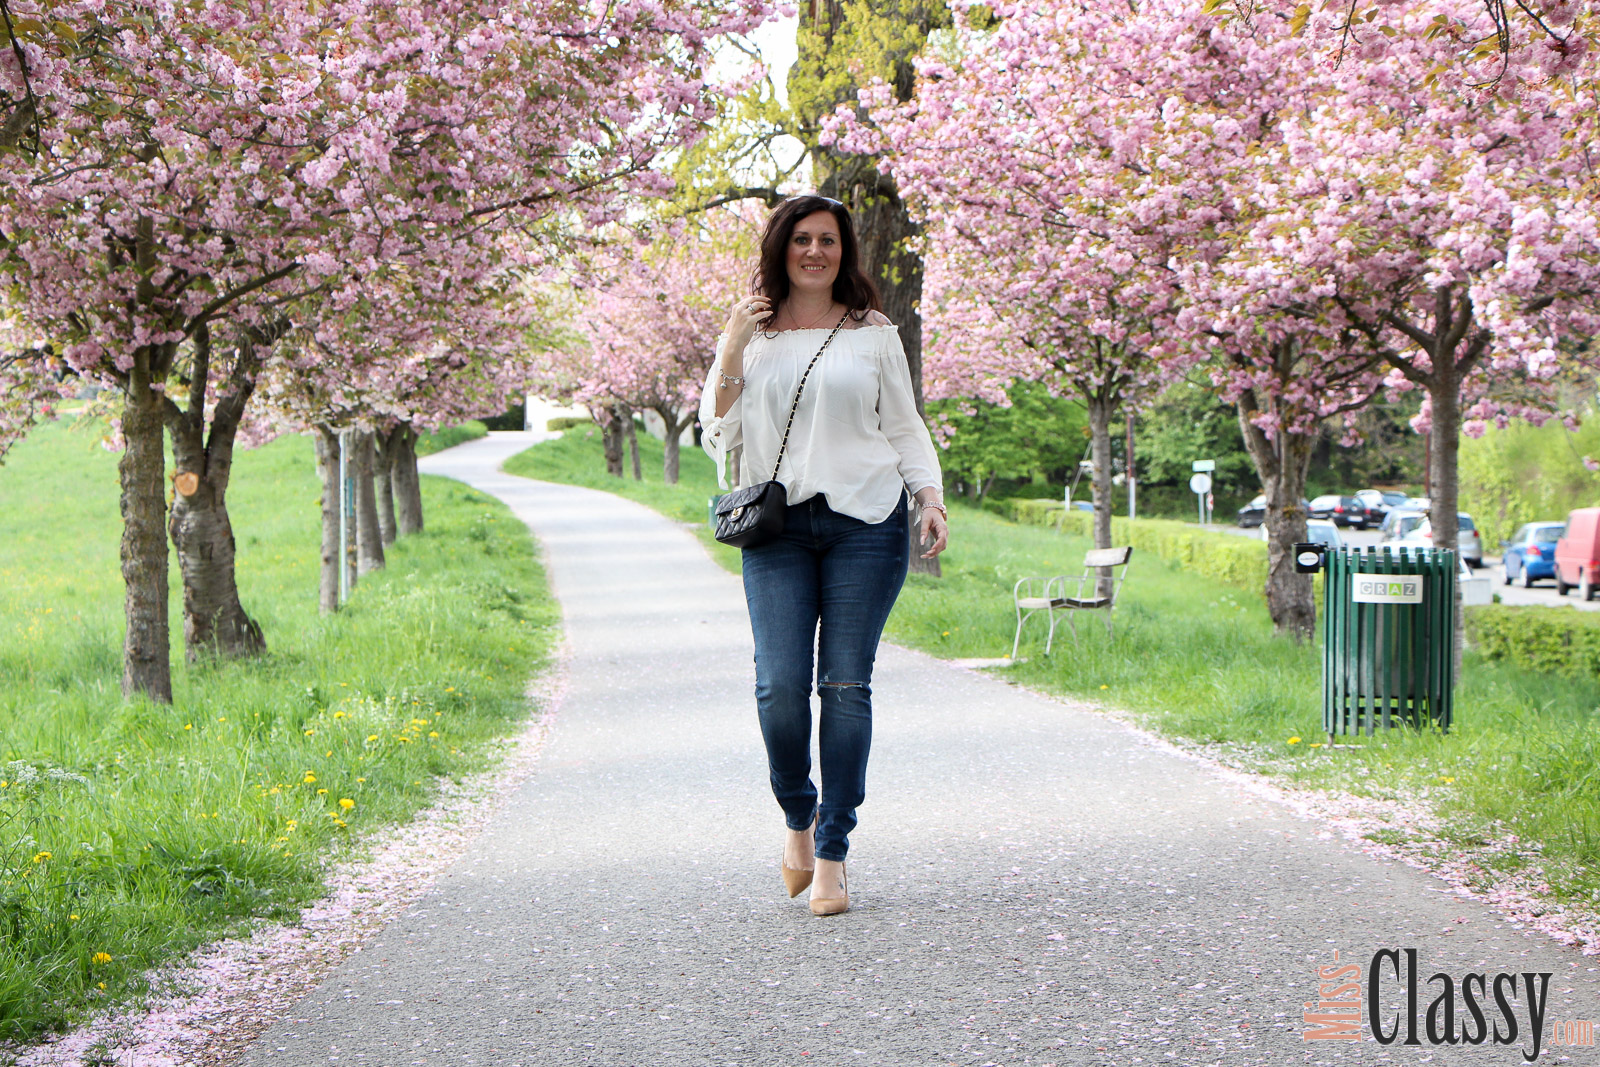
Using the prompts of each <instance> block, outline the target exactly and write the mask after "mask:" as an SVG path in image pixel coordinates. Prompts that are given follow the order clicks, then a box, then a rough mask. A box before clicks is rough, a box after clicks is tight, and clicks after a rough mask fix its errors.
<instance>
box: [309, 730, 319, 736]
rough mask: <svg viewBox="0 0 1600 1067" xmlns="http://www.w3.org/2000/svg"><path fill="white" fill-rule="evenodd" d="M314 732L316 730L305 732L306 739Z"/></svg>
mask: <svg viewBox="0 0 1600 1067" xmlns="http://www.w3.org/2000/svg"><path fill="white" fill-rule="evenodd" d="M316 732H317V731H316V730H307V731H306V736H307V737H310V736H311V735H312V734H314V733H316Z"/></svg>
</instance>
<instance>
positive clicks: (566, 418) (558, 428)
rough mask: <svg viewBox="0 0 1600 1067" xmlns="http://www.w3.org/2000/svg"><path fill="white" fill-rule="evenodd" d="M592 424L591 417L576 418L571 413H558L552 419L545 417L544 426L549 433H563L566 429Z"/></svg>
mask: <svg viewBox="0 0 1600 1067" xmlns="http://www.w3.org/2000/svg"><path fill="white" fill-rule="evenodd" d="M593 425H594V420H593V419H584V418H578V417H575V416H572V415H558V416H557V417H555V418H553V419H546V420H545V424H544V428H545V429H546V430H549V431H550V432H551V433H565V432H566V431H567V430H575V429H577V428H578V427H579V426H593Z"/></svg>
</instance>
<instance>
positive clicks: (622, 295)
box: [573, 207, 760, 485]
mask: <svg viewBox="0 0 1600 1067" xmlns="http://www.w3.org/2000/svg"><path fill="white" fill-rule="evenodd" d="M759 244H760V229H759V221H758V220H757V219H756V218H755V217H754V215H753V213H752V212H751V211H750V210H749V209H748V208H728V207H724V208H715V209H712V210H709V211H706V212H702V213H700V214H697V215H695V216H692V217H689V218H680V219H675V220H670V221H667V222H664V223H662V224H660V225H659V226H658V227H656V232H655V233H654V234H653V235H641V236H640V237H639V238H637V239H635V240H627V239H620V240H614V241H613V242H612V243H611V244H609V245H606V246H604V247H603V248H602V249H601V250H600V251H599V252H598V254H597V255H596V257H595V259H594V261H593V262H592V263H591V264H590V265H589V266H588V268H587V269H586V270H585V271H584V273H583V275H582V280H581V282H580V285H581V286H582V289H583V292H584V295H585V296H586V301H585V305H586V306H585V307H584V309H583V310H582V311H581V312H580V313H579V316H578V321H579V322H580V323H581V326H582V331H583V333H584V335H585V337H586V339H587V341H588V350H589V359H590V360H591V361H592V362H591V364H590V366H589V367H588V368H587V369H586V370H587V372H586V373H582V374H581V376H580V378H579V381H578V382H577V383H576V388H575V389H574V390H573V396H574V398H575V399H576V400H577V401H578V402H580V403H584V404H587V405H589V406H590V407H599V408H602V409H608V408H610V407H612V406H613V404H612V403H610V402H614V401H620V402H621V403H622V404H624V405H626V406H627V407H628V408H629V409H631V410H649V411H654V412H655V413H656V414H657V415H659V416H660V417H661V421H662V424H663V426H664V427H665V430H666V442H665V445H666V447H665V459H664V467H663V479H664V480H665V481H666V483H667V484H668V485H675V484H676V483H677V481H678V442H679V438H680V437H681V436H682V434H683V432H684V431H685V430H687V429H688V428H689V427H690V426H692V425H694V420H695V416H696V413H697V411H698V409H699V403H700V390H701V388H702V387H703V386H704V385H705V380H706V373H707V372H708V371H709V370H710V368H711V363H712V360H713V359H714V358H715V355H716V342H717V336H718V335H719V334H720V333H721V331H722V326H723V323H724V322H725V321H726V320H727V317H728V308H729V307H731V306H732V305H733V303H734V302H735V301H736V300H738V299H739V298H740V297H741V296H744V295H747V294H748V293H749V290H750V272H751V269H752V265H753V264H754V263H755V261H756V258H757V256H758V252H759Z"/></svg>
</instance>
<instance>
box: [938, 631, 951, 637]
mask: <svg viewBox="0 0 1600 1067" xmlns="http://www.w3.org/2000/svg"><path fill="white" fill-rule="evenodd" d="M939 636H940V637H949V636H950V631H949V630H946V631H944V632H943V633H941V634H940V635H939Z"/></svg>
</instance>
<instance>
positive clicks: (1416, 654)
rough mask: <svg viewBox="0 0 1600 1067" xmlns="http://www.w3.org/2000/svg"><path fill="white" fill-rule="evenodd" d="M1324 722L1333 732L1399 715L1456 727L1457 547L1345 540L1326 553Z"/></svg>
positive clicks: (1392, 720)
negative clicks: (1350, 544)
mask: <svg viewBox="0 0 1600 1067" xmlns="http://www.w3.org/2000/svg"><path fill="white" fill-rule="evenodd" d="M1323 595H1324V604H1323V611H1322V636H1323V645H1322V725H1323V729H1324V730H1325V731H1326V733H1327V734H1328V736H1329V738H1330V739H1331V738H1333V737H1334V736H1335V735H1338V734H1360V733H1362V732H1365V733H1366V734H1368V735H1369V736H1370V735H1371V734H1372V733H1374V732H1375V731H1376V730H1377V728H1378V727H1380V726H1381V727H1383V728H1384V729H1388V728H1390V727H1392V726H1394V725H1395V724H1396V723H1397V722H1403V723H1408V724H1410V725H1412V726H1417V727H1420V726H1422V725H1423V724H1425V723H1432V724H1434V725H1436V726H1437V727H1438V728H1439V729H1440V730H1441V731H1448V730H1449V729H1450V712H1451V705H1452V704H1453V703H1454V693H1455V655H1454V652H1455V635H1456V555H1455V553H1454V552H1448V551H1440V550H1436V549H1432V548H1420V547H1418V548H1413V547H1410V546H1405V547H1400V548H1396V547H1393V546H1388V545H1385V546H1382V547H1380V548H1371V547H1368V548H1365V549H1363V548H1340V549H1334V550H1333V551H1330V552H1329V553H1328V556H1327V570H1326V573H1325V575H1324V581H1323Z"/></svg>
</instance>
